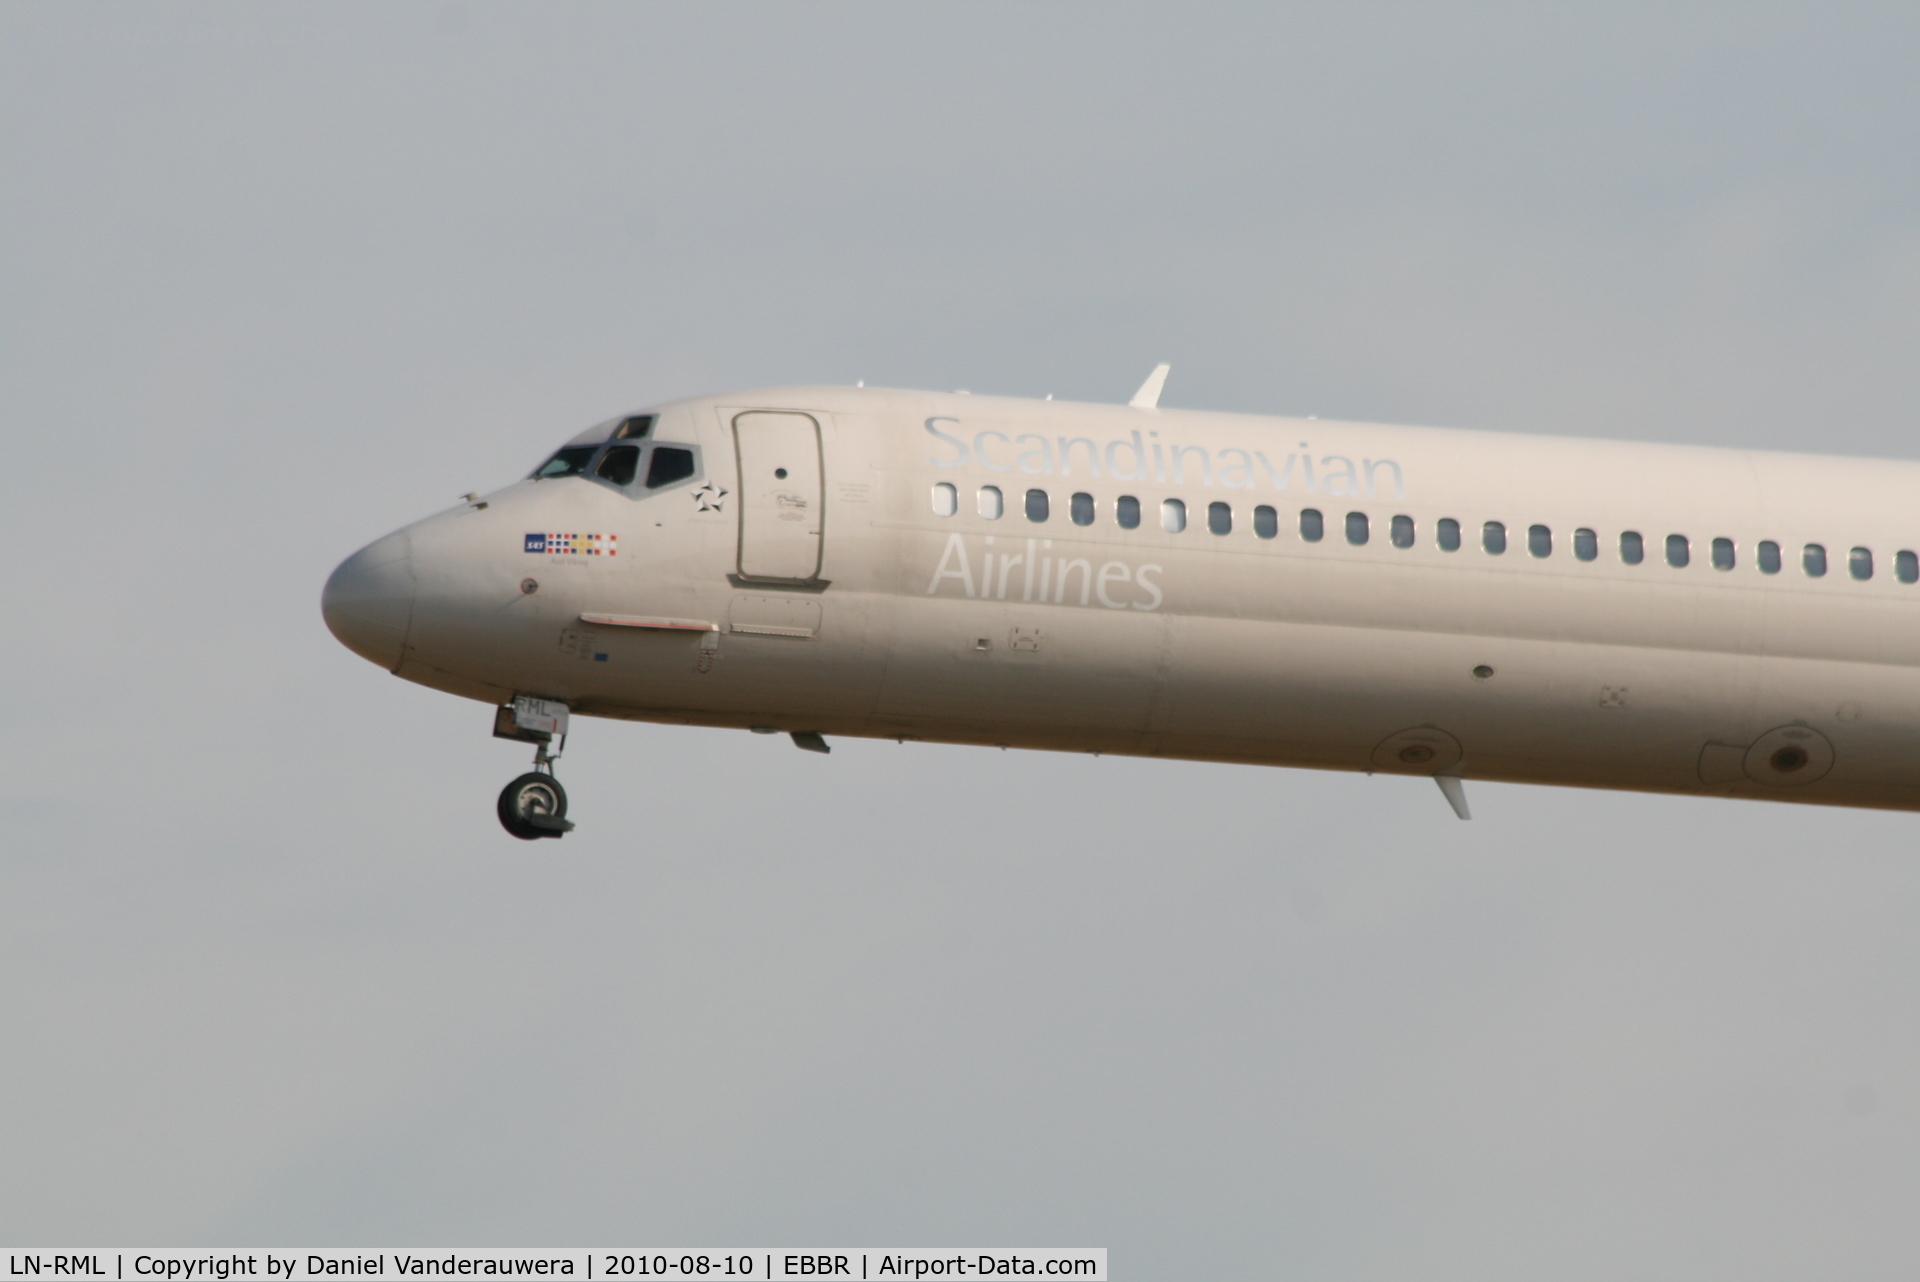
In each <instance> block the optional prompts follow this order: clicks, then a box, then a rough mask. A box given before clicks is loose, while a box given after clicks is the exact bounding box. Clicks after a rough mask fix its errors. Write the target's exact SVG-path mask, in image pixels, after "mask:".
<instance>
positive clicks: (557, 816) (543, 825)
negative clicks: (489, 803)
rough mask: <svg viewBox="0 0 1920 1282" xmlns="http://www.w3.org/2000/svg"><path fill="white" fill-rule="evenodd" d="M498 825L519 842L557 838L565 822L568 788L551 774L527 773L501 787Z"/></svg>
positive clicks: (569, 825)
mask: <svg viewBox="0 0 1920 1282" xmlns="http://www.w3.org/2000/svg"><path fill="white" fill-rule="evenodd" d="M496 809H497V812H498V814H499V816H500V826H501V827H502V828H505V829H506V830H507V831H508V832H510V833H512V834H513V835H514V836H516V837H518V838H520V840H522V841H534V840H537V839H538V838H541V837H558V836H560V835H561V834H562V833H564V832H566V831H567V830H568V829H570V828H572V827H573V825H572V824H570V823H568V822H567V790H566V789H565V788H562V787H561V786H560V781H559V780H558V779H555V778H554V777H553V776H552V775H548V774H540V773H538V772H529V773H527V774H524V775H521V776H520V777H519V778H518V779H515V780H514V781H513V782H512V783H510V784H508V785H507V786H506V787H505V788H502V789H501V790H500V804H499V806H498V807H497V808H496Z"/></svg>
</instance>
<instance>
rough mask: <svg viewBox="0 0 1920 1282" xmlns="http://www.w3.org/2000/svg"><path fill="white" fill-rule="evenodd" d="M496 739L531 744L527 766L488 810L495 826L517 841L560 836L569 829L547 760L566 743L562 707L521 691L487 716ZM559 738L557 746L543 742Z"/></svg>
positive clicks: (563, 799) (562, 799)
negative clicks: (497, 821)
mask: <svg viewBox="0 0 1920 1282" xmlns="http://www.w3.org/2000/svg"><path fill="white" fill-rule="evenodd" d="M493 734H494V737H495V738H496V739H519V740H521V741H523V742H527V743H531V744H533V745H534V749H533V769H532V770H530V771H528V772H527V773H526V774H523V775H521V776H520V777H519V778H518V779H515V780H514V781H513V782H512V783H510V784H508V785H507V786H506V787H505V788H503V789H501V791H500V801H499V804H498V805H497V806H496V807H495V808H494V810H495V813H496V814H498V815H499V816H500V826H501V827H502V828H505V829H506V830H507V831H508V832H509V833H512V834H513V835H514V836H516V837H518V838H520V840H522V841H534V840H537V839H538V838H541V837H561V836H565V835H566V834H567V833H569V832H572V831H573V825H572V824H571V823H569V822H567V790H566V789H565V788H562V787H561V786H560V781H559V780H558V779H556V778H554V777H553V763H554V762H556V761H558V760H559V759H560V753H561V751H562V750H564V749H565V748H566V746H567V705H566V704H564V703H559V702H555V701H552V700H547V699H529V698H527V697H526V696H524V695H522V696H520V697H519V698H516V699H515V700H514V701H513V702H512V703H511V704H510V705H508V706H507V707H504V708H500V709H497V710H496V711H495V713H494V718H493ZM556 735H557V736H558V737H559V740H560V747H559V748H557V749H555V750H554V751H553V752H548V751H547V746H548V745H549V744H551V743H552V742H553V741H554V737H555V736H556Z"/></svg>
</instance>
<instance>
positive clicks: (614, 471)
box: [593, 445, 640, 485]
mask: <svg viewBox="0 0 1920 1282" xmlns="http://www.w3.org/2000/svg"><path fill="white" fill-rule="evenodd" d="M593 471H594V475H595V476H598V477H599V478H600V479H602V480H605V481H612V482H613V483H614V484H615V485H632V484H633V478H634V477H635V476H636V475H638V474H639V471H640V447H639V446H638V445H616V446H614V447H613V448H612V449H610V450H608V451H607V452H606V455H605V457H603V458H602V459H601V460H600V466H599V467H597V468H595V469H594V470H593Z"/></svg>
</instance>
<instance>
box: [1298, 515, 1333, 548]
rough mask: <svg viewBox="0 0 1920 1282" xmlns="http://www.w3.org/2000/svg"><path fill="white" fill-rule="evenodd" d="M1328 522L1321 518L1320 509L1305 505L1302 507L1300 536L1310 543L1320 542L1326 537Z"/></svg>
mask: <svg viewBox="0 0 1920 1282" xmlns="http://www.w3.org/2000/svg"><path fill="white" fill-rule="evenodd" d="M1326 533H1327V524H1326V522H1325V521H1324V520H1322V519H1321V516H1320V509H1319V508H1317V507H1304V508H1301V509H1300V537H1301V538H1303V539H1305V540H1306V541H1307V542H1309V543H1318V542H1319V541H1320V540H1321V539H1323V538H1325V537H1326Z"/></svg>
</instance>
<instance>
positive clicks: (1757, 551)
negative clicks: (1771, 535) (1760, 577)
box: [1753, 539, 1780, 574]
mask: <svg viewBox="0 0 1920 1282" xmlns="http://www.w3.org/2000/svg"><path fill="white" fill-rule="evenodd" d="M1753 559H1754V560H1755V561H1756V562H1757V563H1758V564H1759V566H1760V573H1762V574H1778V573H1780V545H1779V544H1778V543H1775V542H1774V541H1773V540H1772V539H1762V540H1761V541H1760V544H1759V546H1757V547H1756V548H1754V549H1753Z"/></svg>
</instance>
